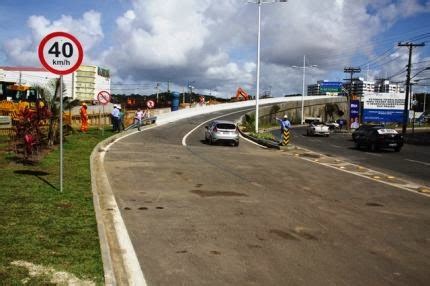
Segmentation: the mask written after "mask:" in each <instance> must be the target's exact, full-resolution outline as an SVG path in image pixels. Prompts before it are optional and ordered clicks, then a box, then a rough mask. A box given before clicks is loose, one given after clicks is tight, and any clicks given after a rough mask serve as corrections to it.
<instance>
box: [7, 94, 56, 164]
mask: <svg viewBox="0 0 430 286" xmlns="http://www.w3.org/2000/svg"><path fill="white" fill-rule="evenodd" d="M50 117H51V112H50V111H49V109H48V107H47V105H46V104H44V103H43V102H42V101H37V102H36V105H35V107H34V108H29V107H28V106H26V107H25V108H23V109H20V110H19V112H18V114H17V117H16V123H15V128H16V138H17V140H18V144H19V143H21V144H22V146H23V151H24V157H25V158H28V157H29V156H30V155H32V154H33V153H34V151H35V150H37V148H38V147H40V146H41V144H42V143H43V142H42V141H43V138H44V137H45V136H46V134H43V130H42V128H41V127H42V126H43V125H46V122H47V121H48V120H49V118H50Z"/></svg>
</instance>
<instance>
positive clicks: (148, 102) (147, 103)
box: [146, 100, 155, 108]
mask: <svg viewBox="0 0 430 286" xmlns="http://www.w3.org/2000/svg"><path fill="white" fill-rule="evenodd" d="M150 102H152V103H151V104H150ZM149 105H152V106H149ZM146 106H147V107H148V108H154V106H155V102H154V101H153V100H148V101H147V102H146Z"/></svg>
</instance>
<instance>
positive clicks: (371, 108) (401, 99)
mask: <svg viewBox="0 0 430 286" xmlns="http://www.w3.org/2000/svg"><path fill="white" fill-rule="evenodd" d="M363 102H364V107H363V122H380V123H385V122H403V109H404V107H405V94H404V93H365V94H364V95H363Z"/></svg>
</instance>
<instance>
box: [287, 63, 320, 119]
mask: <svg viewBox="0 0 430 286" xmlns="http://www.w3.org/2000/svg"><path fill="white" fill-rule="evenodd" d="M316 67H318V66H317V65H310V66H306V55H304V56H303V67H299V66H292V68H301V69H303V91H302V113H301V117H300V121H301V124H303V123H304V122H305V120H304V117H305V116H304V110H305V85H306V84H305V80H306V68H316Z"/></svg>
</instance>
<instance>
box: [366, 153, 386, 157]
mask: <svg viewBox="0 0 430 286" xmlns="http://www.w3.org/2000/svg"><path fill="white" fill-rule="evenodd" d="M365 153H366V154H367V155H372V156H375V157H382V155H381V154H375V153H369V152H365Z"/></svg>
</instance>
